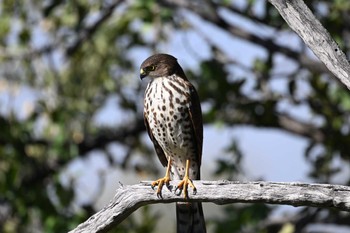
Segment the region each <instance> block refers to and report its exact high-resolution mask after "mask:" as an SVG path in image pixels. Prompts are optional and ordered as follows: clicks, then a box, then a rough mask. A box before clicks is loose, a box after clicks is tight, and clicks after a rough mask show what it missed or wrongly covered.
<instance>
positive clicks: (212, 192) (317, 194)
mask: <svg viewBox="0 0 350 233" xmlns="http://www.w3.org/2000/svg"><path fill="white" fill-rule="evenodd" d="M178 182H179V181H172V182H171V185H172V187H174V186H175V185H176V184H177V183H178ZM194 184H195V186H196V187H197V194H196V195H191V194H190V199H189V200H186V201H189V202H196V201H200V202H213V203H216V204H218V205H222V204H229V203H236V202H241V203H267V204H284V205H292V206H313V207H322V208H329V207H332V208H336V209H338V210H345V211H350V187H347V186H341V185H330V184H305V183H275V182H263V181H258V182H232V181H194ZM179 201H182V202H183V201H185V200H184V199H183V195H180V196H177V195H175V194H174V193H173V192H171V191H169V190H167V189H166V188H164V189H163V198H162V199H159V198H157V195H156V194H155V192H154V190H152V189H151V182H142V183H141V184H136V185H130V186H129V185H128V186H122V187H120V188H119V189H118V190H117V193H116V195H115V196H114V198H113V200H112V201H111V202H110V203H109V205H108V206H106V207H105V208H103V209H102V210H100V211H99V212H97V213H96V214H94V215H93V216H91V217H90V218H89V219H88V220H86V221H85V222H84V223H82V224H80V225H79V226H78V227H77V228H75V229H74V230H72V231H70V233H78V232H107V231H108V230H109V229H111V228H112V227H113V226H115V225H117V224H119V223H120V222H121V221H123V220H124V219H125V218H126V217H127V216H129V215H130V214H131V213H132V212H133V211H135V210H136V209H138V208H139V207H141V206H144V205H147V204H156V203H170V202H179Z"/></svg>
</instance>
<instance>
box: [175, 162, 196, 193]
mask: <svg viewBox="0 0 350 233" xmlns="http://www.w3.org/2000/svg"><path fill="white" fill-rule="evenodd" d="M189 170H190V160H189V159H187V160H186V170H185V176H184V178H183V179H182V181H181V182H180V183H179V184H178V185H177V187H176V189H175V192H176V190H178V189H179V190H180V193H181V190H183V192H184V197H185V199H187V198H188V191H187V188H188V185H189V186H191V187H192V189H193V193H194V194H195V193H196V192H197V189H196V187H195V186H194V184H193V182H192V180H191V179H190V177H189V175H188V171H189Z"/></svg>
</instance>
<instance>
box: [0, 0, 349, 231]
mask: <svg viewBox="0 0 350 233" xmlns="http://www.w3.org/2000/svg"><path fill="white" fill-rule="evenodd" d="M306 2H307V4H308V6H309V7H310V8H311V9H312V11H313V12H314V13H315V15H316V16H317V17H318V19H319V20H320V21H321V23H322V24H323V25H324V26H325V27H326V28H327V29H328V30H329V32H330V34H331V35H332V37H333V38H335V39H336V40H337V42H338V43H339V45H340V46H341V48H342V50H343V51H344V52H345V53H347V54H348V55H349V51H350V47H349V46H350V43H348V42H349V40H350V38H349V35H350V33H349V30H350V28H349V24H348V23H347V22H349V18H350V15H349V12H350V11H349V8H350V5H349V2H348V1H345V0H338V1H306ZM0 4H1V5H0V14H1V17H0V113H1V115H0V125H1V130H0V174H1V176H0V231H1V232H5V233H9V232H34V231H35V232H66V231H68V230H69V229H72V228H74V227H75V226H76V225H77V224H78V223H80V222H82V221H83V220H85V219H86V218H87V217H89V216H90V215H92V214H93V213H94V212H95V211H96V209H95V206H94V204H95V203H94V201H95V200H91V201H90V202H88V203H84V204H81V203H80V204H79V201H77V200H76V198H77V192H78V187H77V185H76V182H75V180H74V179H72V180H71V181H70V182H63V180H64V178H62V177H64V176H65V169H66V168H67V167H68V166H69V165H71V164H72V163H73V162H74V161H76V160H77V159H86V158H88V156H89V154H90V152H96V151H101V152H103V153H102V154H101V156H103V157H105V158H107V161H108V162H109V166H110V167H113V168H117V169H124V170H131V171H135V172H137V173H148V174H149V173H154V174H155V173H157V172H158V171H157V170H156V168H155V166H154V163H158V162H157V161H156V156H154V152H153V148H152V146H150V145H149V144H145V142H144V140H143V136H144V130H145V129H144V126H143V120H142V107H141V105H142V98H143V90H144V86H142V84H141V83H140V81H139V80H138V79H137V76H138V73H137V70H138V66H139V64H140V62H142V60H143V59H144V58H145V57H147V56H148V55H150V54H152V53H155V52H167V51H166V49H164V48H167V46H169V44H173V43H174V40H175V39H176V38H174V37H178V36H180V37H181V36H183V38H188V37H187V35H195V36H193V37H191V38H200V39H198V41H200V42H201V43H202V44H205V48H206V49H204V50H206V52H204V50H203V51H193V50H191V46H190V45H191V44H192V45H193V44H196V43H197V42H196V41H186V42H185V43H183V44H181V45H178V46H177V48H180V47H181V48H184V49H185V50H186V52H187V53H188V54H192V56H193V57H195V60H196V65H194V66H191V67H189V68H188V70H186V73H187V74H188V76H189V78H190V79H191V80H193V81H194V82H196V84H197V86H198V92H199V95H200V97H201V101H202V105H203V106H205V108H203V109H204V120H205V123H206V125H215V124H216V125H218V124H219V125H221V126H223V127H236V126H243V125H244V126H251V127H254V128H257V129H260V128H262V129H263V128H269V129H278V130H281V131H285V132H289V133H291V134H293V135H295V136H297V137H302V138H304V139H305V140H306V141H307V142H308V147H307V148H306V150H305V159H306V161H307V162H308V164H309V165H310V171H309V175H310V178H312V179H313V180H314V181H315V182H332V180H333V179H334V177H336V176H337V175H338V174H340V173H342V172H343V171H344V169H345V168H344V166H343V164H347V163H349V159H350V157H349V151H350V148H349V147H350V146H349V145H350V143H349V140H350V128H349V123H350V122H349V119H350V118H349V111H350V105H349V103H350V96H349V91H348V90H346V89H345V88H344V87H343V86H342V85H340V84H339V83H337V82H335V80H334V79H332V77H331V75H330V74H329V73H328V72H327V70H326V69H324V66H323V65H322V64H321V63H320V62H319V61H317V60H315V59H314V58H312V57H311V56H310V53H309V52H308V50H307V49H306V48H305V46H303V45H302V43H301V42H300V41H297V42H295V43H294V41H296V39H295V36H293V35H292V33H290V31H289V29H288V26H287V25H286V24H285V23H284V21H283V20H282V18H281V17H280V16H279V15H278V12H277V11H276V10H275V9H274V8H273V6H272V5H270V4H269V3H267V2H265V1H255V0H252V1H247V3H246V2H244V1H203V2H202V1H170V0H163V1H142V0H137V1H120V0H105V1H87V0H79V1H57V0H51V1H35V0H34V1H2V2H1V3H0ZM232 18H233V20H232ZM235 20H239V21H237V22H235ZM196 22H200V23H199V24H198V23H196ZM247 24H249V25H251V26H246V25H247ZM259 28H260V29H261V28H266V31H270V32H271V31H272V32H273V33H262V31H261V30H258V29H259ZM216 35H218V36H216ZM267 35H268V36H267ZM280 36H283V37H285V38H289V39H290V40H291V42H290V43H289V42H288V43H285V41H281V40H280V38H279V37H280ZM217 38H219V42H218V40H217ZM237 39H239V40H240V41H241V42H242V41H244V42H245V45H246V50H247V54H248V52H249V51H253V50H254V51H255V50H258V51H259V52H257V53H253V54H255V55H254V56H253V58H252V59H251V61H250V62H249V64H247V63H246V62H243V60H244V59H241V58H242V57H244V56H245V55H246V54H235V51H237V50H236V46H239V45H237V43H238V42H237V41H236V40H237ZM198 43H199V42H198ZM202 52H203V53H202ZM204 53H206V54H204ZM261 54H263V55H261ZM175 55H176V54H175ZM301 58H305V59H301ZM279 59H284V61H285V63H283V62H280V60H279ZM306 60H307V61H308V62H305V61H306ZM310 62H311V63H310ZM180 63H181V62H180ZM310 64H311V65H310ZM276 84H278V85H276ZM18 98H22V104H19V103H18V101H17V102H16V101H14V99H18ZM109 103H113V109H114V110H115V111H116V114H115V115H112V114H111V116H110V119H112V118H113V121H108V122H106V121H101V120H98V119H99V116H100V115H101V113H102V112H103V110H104V108H105V107H106V106H107V105H108V104H109ZM300 107H303V108H305V109H307V111H308V114H306V115H307V116H305V115H295V114H292V112H291V110H293V109H297V108H300ZM113 143H117V144H118V145H122V147H123V148H124V150H121V151H119V152H118V154H113V153H112V152H111V151H110V150H109V146H111V145H112V144H113ZM138 154H142V155H143V156H144V157H143V158H146V159H142V161H137V162H134V160H133V159H132V158H133V157H136V156H137V155H138ZM242 158H244V152H242V151H241V150H240V148H239V142H238V141H237V140H232V144H231V145H228V149H227V151H226V155H225V157H224V156H222V157H218V159H217V161H218V162H217V169H216V171H217V174H220V175H225V176H226V177H228V178H230V179H235V178H237V177H239V176H240V175H241V174H242V173H243V172H244V171H243V168H242V167H241V166H240V162H241V160H242ZM87 170H88V168H87ZM342 174H343V173H342ZM96 175H97V174H96ZM101 179H103V177H101ZM342 182H343V184H345V185H349V184H350V177H349V176H346V177H344V179H343V181H342ZM271 211H272V208H270V207H268V206H264V205H244V206H236V205H232V206H231V205H230V206H227V207H225V208H224V209H223V213H224V214H225V216H226V217H225V218H221V219H212V220H211V223H212V224H213V225H214V229H215V232H233V231H234V232H242V231H243V229H242V227H241V225H244V226H249V227H250V228H249V229H253V231H252V232H267V229H269V232H278V231H279V230H280V229H281V228H282V227H283V226H287V225H285V224H292V225H293V226H295V229H298V232H301V231H303V230H304V229H305V228H306V227H307V226H309V225H310V224H313V223H317V222H328V223H334V224H342V225H347V226H348V225H349V224H350V223H349V222H348V221H345V220H344V219H346V217H348V215H346V214H344V213H339V212H336V211H332V210H324V211H319V210H314V209H312V208H302V210H298V213H297V214H296V216H299V218H293V217H290V219H289V220H288V218H286V220H285V222H282V223H280V224H279V226H278V227H275V228H273V227H261V226H262V225H261V224H259V223H260V222H263V221H265V222H266V221H268V216H269V214H270V213H271ZM143 213H144V218H143V219H142V221H141V222H138V223H136V222H135V219H134V218H133V217H131V218H130V219H128V220H126V221H125V223H123V224H122V225H121V226H119V228H117V229H114V230H112V231H115V232H122V231H123V232H124V230H126V229H127V230H129V231H130V232H151V231H153V230H154V229H155V228H156V224H157V223H156V222H155V220H154V219H155V216H154V215H153V214H151V213H150V212H149V209H148V207H146V208H144V209H143ZM345 215H346V216H345ZM344 216H345V217H344ZM295 219H297V220H295ZM208 221H209V220H208ZM288 226H289V225H288ZM131 228H132V229H131ZM296 231H297V230H296Z"/></svg>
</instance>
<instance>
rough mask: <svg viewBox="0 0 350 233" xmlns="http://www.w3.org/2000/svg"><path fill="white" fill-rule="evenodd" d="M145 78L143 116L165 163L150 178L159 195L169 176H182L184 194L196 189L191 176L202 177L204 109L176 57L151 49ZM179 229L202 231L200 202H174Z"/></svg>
mask: <svg viewBox="0 0 350 233" xmlns="http://www.w3.org/2000/svg"><path fill="white" fill-rule="evenodd" d="M146 76H148V77H149V78H150V79H151V81H150V82H149V84H148V86H147V88H146V91H145V99H144V120H145V125H146V129H147V132H148V135H149V137H150V139H151V140H152V142H153V145H154V148H155V150H156V153H157V155H158V158H159V160H160V162H161V163H162V165H163V166H164V167H167V169H166V174H165V177H164V178H161V179H158V180H156V181H154V182H153V183H152V187H155V186H158V188H157V195H158V196H160V197H161V191H162V187H163V185H164V184H166V185H167V186H169V181H170V175H171V176H172V178H173V179H175V180H182V181H181V182H180V183H179V184H178V186H177V187H176V189H175V192H176V190H178V189H179V190H180V193H181V191H183V192H184V195H185V199H187V198H188V191H187V189H188V186H190V187H192V188H193V191H194V192H196V187H195V186H194V185H193V183H192V180H199V179H200V166H201V158H202V145H203V123H202V111H201V106H200V102H199V98H198V94H197V91H196V89H195V88H194V86H193V85H192V84H191V83H190V82H189V81H188V79H187V78H186V75H185V73H184V71H183V70H182V68H181V66H180V65H179V63H178V62H177V59H176V58H175V57H173V56H171V55H168V54H155V55H153V56H150V57H149V58H147V59H146V60H145V61H144V62H143V63H142V64H141V67H140V78H141V80H142V79H143V78H144V77H146ZM176 216H177V232H178V233H185V232H186V233H204V232H206V228H205V221H204V216H203V210H202V204H201V203H187V202H181V203H176Z"/></svg>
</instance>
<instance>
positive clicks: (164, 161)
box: [143, 113, 168, 167]
mask: <svg viewBox="0 0 350 233" xmlns="http://www.w3.org/2000/svg"><path fill="white" fill-rule="evenodd" d="M143 119H144V122H145V126H146V130H147V133H148V136H149V137H150V139H151V140H152V142H153V145H154V149H155V150H156V153H157V155H158V159H159V160H160V162H161V163H162V165H163V166H164V167H166V166H167V165H168V160H167V158H166V156H165V154H164V151H163V149H162V148H161V147H160V145H159V144H158V142H157V140H156V139H155V138H154V137H153V134H152V130H151V129H150V128H149V124H148V119H147V116H146V114H145V113H143Z"/></svg>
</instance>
